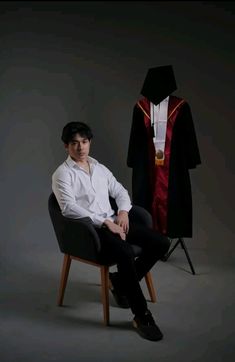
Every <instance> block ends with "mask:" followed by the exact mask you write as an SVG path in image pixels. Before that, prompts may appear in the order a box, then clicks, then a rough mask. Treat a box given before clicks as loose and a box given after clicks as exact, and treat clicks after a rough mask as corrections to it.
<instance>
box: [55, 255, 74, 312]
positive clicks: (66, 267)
mask: <svg viewBox="0 0 235 362" xmlns="http://www.w3.org/2000/svg"><path fill="white" fill-rule="evenodd" d="M70 265H71V258H70V255H68V254H65V255H64V261H63V267H62V272H61V278H60V288H59V296H58V301H57V305H58V306H61V305H62V303H63V299H64V291H65V288H66V284H67V280H68V275H69V269H70Z"/></svg>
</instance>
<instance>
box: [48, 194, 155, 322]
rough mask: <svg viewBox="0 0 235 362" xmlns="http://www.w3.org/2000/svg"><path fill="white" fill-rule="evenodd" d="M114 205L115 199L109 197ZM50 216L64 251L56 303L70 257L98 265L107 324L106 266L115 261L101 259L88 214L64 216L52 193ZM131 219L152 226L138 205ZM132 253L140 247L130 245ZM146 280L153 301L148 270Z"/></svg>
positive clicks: (131, 214) (66, 273) (152, 287)
mask: <svg viewBox="0 0 235 362" xmlns="http://www.w3.org/2000/svg"><path fill="white" fill-rule="evenodd" d="M110 201H111V204H112V206H113V207H115V206H116V205H115V201H114V200H113V199H110ZM48 209H49V214H50V218H51V221H52V224H53V227H54V231H55V234H56V238H57V241H58V244H59V248H60V251H61V252H62V253H63V254H64V261H63V267H62V272H61V279H60V288H59V296H58V305H59V306H61V305H62V303H63V298H64V292H65V287H66V284H67V279H68V274H69V269H70V265H71V261H72V260H78V261H80V262H83V263H87V264H91V265H94V266H97V267H99V268H100V272H101V290H102V302H103V311H104V323H105V324H106V325H108V324H109V267H110V266H113V265H115V264H116V262H115V260H114V261H113V262H110V263H109V264H105V263H104V262H102V260H101V258H100V239H99V236H98V234H97V232H96V230H95V228H94V226H93V224H92V222H91V219H90V218H89V217H85V218H80V219H71V218H67V217H64V216H63V215H62V213H61V210H60V207H59V204H58V202H57V200H56V197H55V195H54V193H52V194H51V195H50V197H49V200H48ZM129 217H130V220H135V222H137V223H139V224H144V225H146V226H149V227H151V225H152V220H151V216H150V214H149V213H148V212H147V211H146V210H144V209H143V208H141V207H139V206H133V207H132V209H131V211H130V213H129ZM133 249H134V253H135V255H136V257H138V256H139V255H140V253H141V248H140V247H139V246H136V245H134V246H133ZM145 281H146V284H147V287H148V291H149V294H150V299H151V301H152V302H156V293H155V289H154V285H153V282H152V277H151V274H150V272H149V273H147V274H146V276H145Z"/></svg>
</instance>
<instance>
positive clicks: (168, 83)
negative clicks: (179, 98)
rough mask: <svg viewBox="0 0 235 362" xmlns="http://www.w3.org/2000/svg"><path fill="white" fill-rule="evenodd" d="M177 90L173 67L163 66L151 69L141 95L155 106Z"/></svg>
mask: <svg viewBox="0 0 235 362" xmlns="http://www.w3.org/2000/svg"><path fill="white" fill-rule="evenodd" d="M176 89H177V86H176V81H175V76H174V71H173V67H172V66H171V65H163V66H160V67H154V68H149V70H148V72H147V75H146V78H145V81H144V84H143V87H142V90H141V94H142V95H143V96H144V97H146V98H147V99H148V100H149V101H150V102H152V103H154V104H155V105H157V104H159V103H160V102H161V101H163V99H165V98H166V97H167V96H169V95H170V94H171V93H172V92H174V91H175V90H176Z"/></svg>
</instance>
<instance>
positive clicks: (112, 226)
mask: <svg viewBox="0 0 235 362" xmlns="http://www.w3.org/2000/svg"><path fill="white" fill-rule="evenodd" d="M104 225H105V226H107V228H108V229H109V230H110V231H112V233H114V234H118V235H119V236H120V238H121V239H122V240H126V233H125V232H124V230H123V228H122V227H121V226H119V225H117V224H115V223H114V222H113V221H111V220H105V221H104Z"/></svg>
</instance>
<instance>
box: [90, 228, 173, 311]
mask: <svg viewBox="0 0 235 362" xmlns="http://www.w3.org/2000/svg"><path fill="white" fill-rule="evenodd" d="M96 231H97V233H98V235H99V237H100V241H101V255H102V258H103V259H104V260H106V261H115V262H117V268H118V273H119V279H120V283H121V288H122V291H123V293H124V294H125V295H126V296H127V299H128V301H129V304H130V308H131V310H132V312H133V314H135V315H141V314H143V313H144V312H145V311H146V309H147V302H146V299H145V297H144V295H143V292H142V290H141V287H140V283H139V282H140V280H141V279H142V278H143V277H144V276H145V274H146V273H147V272H148V271H150V269H151V268H152V267H153V266H154V264H155V263H156V262H157V261H158V260H159V259H161V258H162V257H163V256H164V255H165V254H166V252H167V251H168V249H169V246H170V242H169V240H168V238H167V237H165V236H163V235H161V234H160V233H158V232H157V231H156V230H153V229H150V228H147V227H144V226H140V225H137V224H130V229H129V233H128V234H127V237H126V240H125V241H123V240H122V239H121V238H120V236H119V235H117V234H114V233H112V232H111V231H110V230H109V229H107V228H97V229H96ZM131 244H134V245H138V246H140V247H141V249H142V253H141V255H140V256H139V257H138V258H135V256H134V253H133V249H132V247H131Z"/></svg>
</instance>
